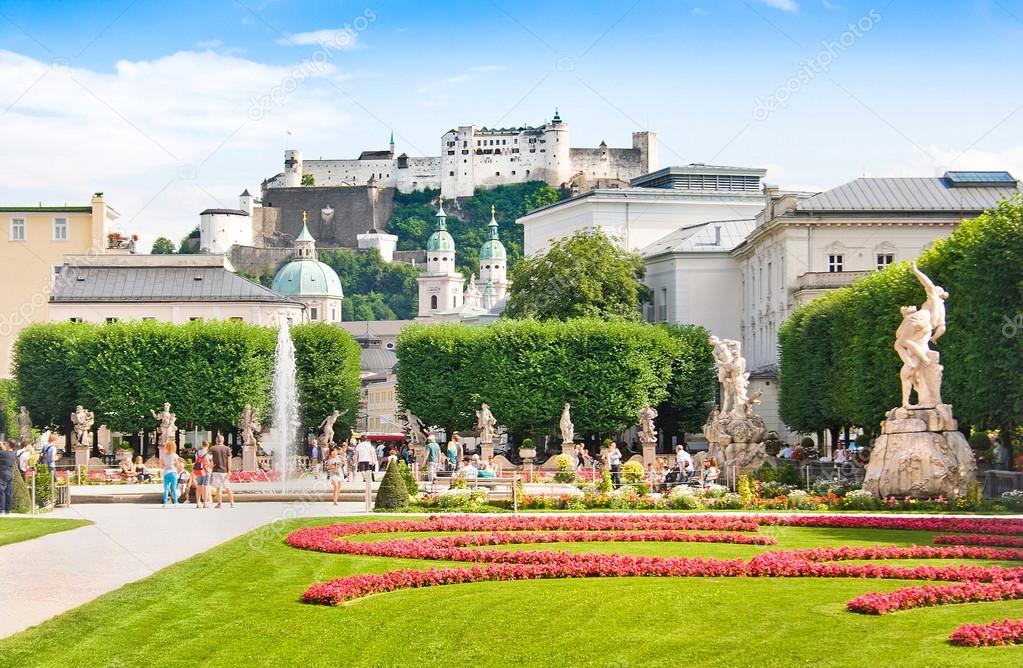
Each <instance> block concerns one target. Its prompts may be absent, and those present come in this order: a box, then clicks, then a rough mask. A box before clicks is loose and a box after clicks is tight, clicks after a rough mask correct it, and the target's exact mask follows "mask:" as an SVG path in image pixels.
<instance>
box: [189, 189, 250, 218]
mask: <svg viewBox="0 0 1023 668" xmlns="http://www.w3.org/2000/svg"><path fill="white" fill-rule="evenodd" d="M248 193H249V191H248V190H246V191H245V192H244V193H242V195H247V194H248ZM207 213H212V214H220V213H226V214H230V215H232V216H247V215H249V212H248V211H243V210H242V209H206V210H205V211H200V212H199V215H200V216H205V215H206V214H207Z"/></svg>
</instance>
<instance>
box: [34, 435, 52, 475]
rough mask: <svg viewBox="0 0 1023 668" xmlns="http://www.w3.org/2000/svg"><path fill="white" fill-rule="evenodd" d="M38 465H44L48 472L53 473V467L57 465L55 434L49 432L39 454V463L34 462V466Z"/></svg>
mask: <svg viewBox="0 0 1023 668" xmlns="http://www.w3.org/2000/svg"><path fill="white" fill-rule="evenodd" d="M40 464H43V465H45V466H46V468H48V469H49V470H50V472H53V467H54V466H55V465H56V464H57V434H55V433H53V432H50V438H49V439H48V440H47V441H46V445H44V446H43V449H42V451H41V452H40V453H39V461H37V462H36V466H39V465H40Z"/></svg>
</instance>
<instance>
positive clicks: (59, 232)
mask: <svg viewBox="0 0 1023 668" xmlns="http://www.w3.org/2000/svg"><path fill="white" fill-rule="evenodd" d="M53 240H54V241H67V218H54V219H53Z"/></svg>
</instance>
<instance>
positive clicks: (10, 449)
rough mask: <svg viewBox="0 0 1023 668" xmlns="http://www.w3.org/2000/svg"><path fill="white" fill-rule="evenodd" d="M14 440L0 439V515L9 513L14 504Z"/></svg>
mask: <svg viewBox="0 0 1023 668" xmlns="http://www.w3.org/2000/svg"><path fill="white" fill-rule="evenodd" d="M17 461H18V460H17V457H15V456H14V441H9V442H7V443H4V442H3V441H0V515H10V514H11V506H12V505H13V504H14V467H15V466H16V465H17Z"/></svg>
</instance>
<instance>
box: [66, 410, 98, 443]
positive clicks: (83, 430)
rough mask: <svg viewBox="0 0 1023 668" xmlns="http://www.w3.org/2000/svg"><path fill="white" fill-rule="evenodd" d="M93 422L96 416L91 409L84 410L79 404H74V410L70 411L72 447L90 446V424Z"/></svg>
mask: <svg viewBox="0 0 1023 668" xmlns="http://www.w3.org/2000/svg"><path fill="white" fill-rule="evenodd" d="M95 422H96V418H95V416H94V415H93V413H92V411H87V410H85V409H84V408H82V406H81V405H78V406H75V410H74V412H73V413H71V424H72V426H73V427H74V432H75V444H74V447H76V448H89V447H91V446H92V425H93V424H95Z"/></svg>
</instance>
